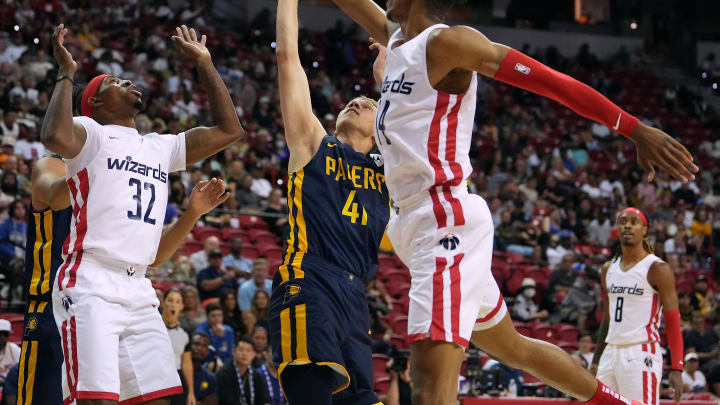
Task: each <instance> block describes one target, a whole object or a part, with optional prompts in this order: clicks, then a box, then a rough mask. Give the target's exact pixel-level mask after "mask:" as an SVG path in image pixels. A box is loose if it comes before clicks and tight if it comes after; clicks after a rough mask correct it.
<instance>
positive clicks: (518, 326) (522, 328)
mask: <svg viewBox="0 0 720 405" xmlns="http://www.w3.org/2000/svg"><path fill="white" fill-rule="evenodd" d="M513 326H515V330H516V331H518V333H519V334H521V335H523V336H527V337H532V328H531V327H530V325H528V324H526V323H522V322H513Z"/></svg>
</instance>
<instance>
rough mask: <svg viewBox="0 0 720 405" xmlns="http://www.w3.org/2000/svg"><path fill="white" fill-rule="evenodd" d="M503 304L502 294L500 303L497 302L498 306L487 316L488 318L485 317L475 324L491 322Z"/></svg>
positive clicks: (499, 299)
mask: <svg viewBox="0 0 720 405" xmlns="http://www.w3.org/2000/svg"><path fill="white" fill-rule="evenodd" d="M502 304H503V296H502V294H500V298H498V302H497V305H496V306H495V309H493V310H492V311H490V313H489V314H487V315H486V316H484V317H482V318H478V319H477V320H476V321H475V323H483V322H487V321H489V320H491V319H492V318H493V317H494V316H495V315H497V313H498V312H499V311H500V308H501V307H502Z"/></svg>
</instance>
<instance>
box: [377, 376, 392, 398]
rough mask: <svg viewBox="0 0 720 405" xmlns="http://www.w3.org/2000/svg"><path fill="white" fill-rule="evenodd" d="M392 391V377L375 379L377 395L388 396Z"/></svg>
mask: <svg viewBox="0 0 720 405" xmlns="http://www.w3.org/2000/svg"><path fill="white" fill-rule="evenodd" d="M389 389H390V377H387V376H385V377H376V378H375V393H376V394H378V395H385V394H387V392H388V390H389Z"/></svg>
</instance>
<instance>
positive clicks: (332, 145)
mask: <svg viewBox="0 0 720 405" xmlns="http://www.w3.org/2000/svg"><path fill="white" fill-rule="evenodd" d="M327 145H328V148H334V147H336V146H337V144H334V143H330V142H328V144H327Z"/></svg>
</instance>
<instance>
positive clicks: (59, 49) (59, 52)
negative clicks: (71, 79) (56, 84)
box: [52, 24, 77, 76]
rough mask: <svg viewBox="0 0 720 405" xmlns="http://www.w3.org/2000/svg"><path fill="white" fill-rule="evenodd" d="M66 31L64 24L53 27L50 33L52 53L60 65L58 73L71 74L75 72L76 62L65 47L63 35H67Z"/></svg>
mask: <svg viewBox="0 0 720 405" xmlns="http://www.w3.org/2000/svg"><path fill="white" fill-rule="evenodd" d="M67 33H68V29H67V28H65V24H60V25H58V26H57V27H55V30H54V31H53V34H52V46H53V55H54V56H55V60H56V61H57V63H58V66H59V67H60V69H59V73H60V74H66V75H69V76H73V75H74V74H75V72H77V63H76V62H75V61H74V60H73V57H72V55H71V54H70V52H68V50H67V48H65V35H67Z"/></svg>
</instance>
